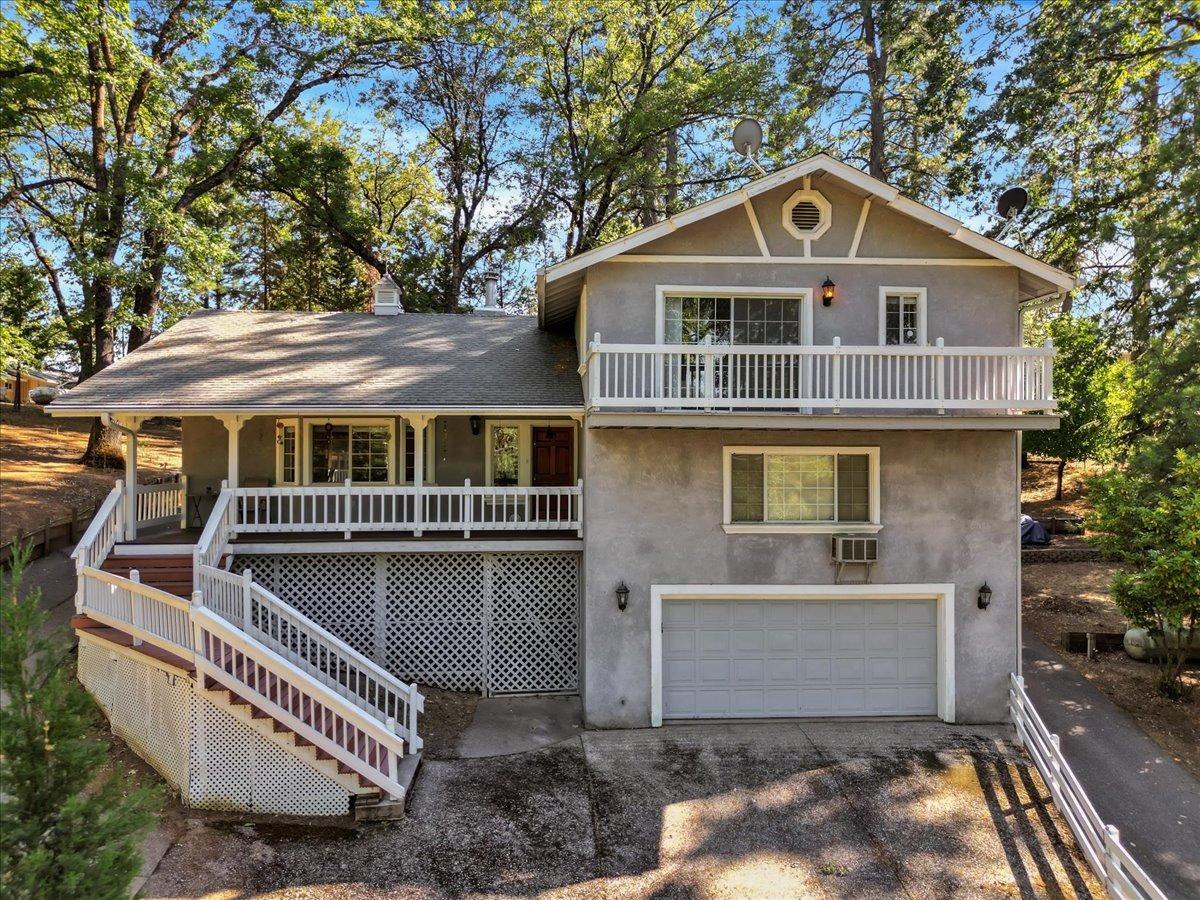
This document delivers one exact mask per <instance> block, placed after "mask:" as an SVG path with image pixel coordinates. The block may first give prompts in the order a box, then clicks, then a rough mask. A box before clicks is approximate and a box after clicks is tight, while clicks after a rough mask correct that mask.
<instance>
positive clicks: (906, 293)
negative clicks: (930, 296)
mask: <svg viewBox="0 0 1200 900" xmlns="http://www.w3.org/2000/svg"><path fill="white" fill-rule="evenodd" d="M879 343H880V345H881V346H897V347H899V346H910V347H921V346H924V345H925V289H924V288H882V289H881V290H880V296H879Z"/></svg>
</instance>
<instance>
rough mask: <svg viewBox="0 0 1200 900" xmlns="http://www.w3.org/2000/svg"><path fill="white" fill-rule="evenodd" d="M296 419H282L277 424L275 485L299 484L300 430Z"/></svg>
mask: <svg viewBox="0 0 1200 900" xmlns="http://www.w3.org/2000/svg"><path fill="white" fill-rule="evenodd" d="M296 425H297V423H296V420H295V419H280V420H278V421H276V423H275V483H276V484H297V483H298V482H297V480H296V476H297V471H296V470H297V462H298V456H297V451H298V445H297V443H296V440H297V434H298V429H297V427H296Z"/></svg>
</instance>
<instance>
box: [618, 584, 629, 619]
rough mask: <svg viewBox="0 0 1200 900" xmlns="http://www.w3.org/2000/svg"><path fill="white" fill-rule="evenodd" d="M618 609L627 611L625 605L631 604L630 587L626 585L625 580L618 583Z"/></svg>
mask: <svg viewBox="0 0 1200 900" xmlns="http://www.w3.org/2000/svg"><path fill="white" fill-rule="evenodd" d="M616 594H617V609H619V610H621V612H625V607H627V606H628V605H629V588H627V587H625V582H624V581H622V582H621V583H620V584H618V585H617V591H616Z"/></svg>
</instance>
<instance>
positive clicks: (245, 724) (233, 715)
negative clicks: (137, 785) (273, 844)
mask: <svg viewBox="0 0 1200 900" xmlns="http://www.w3.org/2000/svg"><path fill="white" fill-rule="evenodd" d="M143 660H145V661H143ZM79 680H80V681H81V682H82V683H83V686H84V687H85V688H87V690H88V691H89V692H90V693H91V694H92V696H93V697H95V698H96V701H97V702H98V703H99V704H100V706H101V707H102V708H103V709H104V712H105V713H106V714H107V715H108V719H109V722H110V723H111V725H112V730H113V732H114V733H115V734H117V735H118V736H119V737H121V738H122V739H124V740H125V742H126V743H127V744H129V746H130V747H131V748H132V749H133V751H134V752H135V753H137V755H138V756H140V757H141V758H142V759H144V760H146V762H148V763H149V764H150V765H151V766H153V767H154V769H155V771H157V772H158V773H159V774H160V775H161V776H162V777H163V778H164V779H165V780H166V781H167V783H168V784H169V785H171V787H172V788H173V789H174V790H175V791H176V792H177V793H178V794H179V796H180V798H181V799H182V800H183V801H184V802H185V803H186V804H187V805H188V806H192V807H195V808H197V809H215V810H226V811H233V812H257V813H274V814H283V815H297V816H344V815H346V814H347V813H348V812H349V811H350V797H351V795H352V794H353V793H355V791H354V790H352V789H351V788H350V787H348V786H347V785H348V780H347V778H346V777H345V776H339V775H338V774H337V771H336V767H335V765H334V764H333V763H327V762H318V761H317V760H316V759H315V758H312V759H310V760H309V761H307V762H306V760H305V759H304V758H303V756H304V754H306V753H308V754H309V755H311V752H310V751H309V750H307V749H305V748H297V747H296V746H295V745H294V743H293V741H292V736H291V735H290V734H287V733H284V734H276V733H275V732H274V730H273V729H272V728H271V727H270V725H269V723H268V722H267V720H253V719H251V718H250V716H249V715H247V714H239V713H238V712H237V711H236V708H235V707H233V706H231V705H229V704H223V703H222V701H221V697H222V696H224V695H223V694H221V693H220V692H208V691H204V690H201V689H199V688H198V686H197V684H196V682H195V680H194V679H192V678H189V677H188V676H187V675H185V674H182V673H179V672H175V671H171V670H169V669H168V668H166V667H159V666H157V665H155V664H154V663H153V662H152V661H151V660H150V659H149V658H148V657H143V656H141V655H140V654H136V653H133V652H128V651H126V652H122V651H121V650H120V648H114V647H113V645H112V644H109V643H108V642H106V641H103V640H97V639H95V638H91V637H88V635H87V634H86V633H84V634H81V635H80V636H79Z"/></svg>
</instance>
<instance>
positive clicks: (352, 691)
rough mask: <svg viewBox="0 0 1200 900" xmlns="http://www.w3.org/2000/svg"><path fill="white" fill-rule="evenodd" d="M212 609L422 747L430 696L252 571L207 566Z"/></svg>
mask: <svg viewBox="0 0 1200 900" xmlns="http://www.w3.org/2000/svg"><path fill="white" fill-rule="evenodd" d="M197 583H198V584H199V585H200V593H201V595H202V597H203V602H204V604H205V606H206V607H208V608H209V609H211V610H212V611H213V612H215V613H217V614H218V615H220V616H221V617H222V618H223V619H225V620H226V621H228V622H231V623H232V624H234V625H235V626H237V627H239V628H241V630H242V631H244V632H246V633H247V634H249V635H252V636H253V637H255V638H257V639H258V640H260V641H261V642H262V643H264V644H265V645H266V646H268V647H269V648H270V649H272V650H274V651H275V652H276V653H278V654H279V655H281V656H282V657H284V659H286V660H288V662H290V663H292V664H293V665H295V666H297V667H298V668H300V669H301V670H303V671H304V672H306V673H307V674H308V675H310V676H312V677H313V678H316V679H317V680H318V681H320V682H321V683H322V684H324V685H325V686H326V687H328V688H330V689H331V690H333V691H334V692H335V693H338V694H340V695H341V696H342V697H345V698H346V699H348V700H349V701H350V702H351V703H353V704H354V705H355V706H357V707H358V708H359V709H361V710H362V711H363V712H365V713H366V714H367V715H370V716H371V717H372V718H374V719H375V720H376V721H378V722H379V723H381V724H382V725H383V726H384V727H385V728H387V729H388V730H389V731H391V732H392V733H394V734H397V735H399V736H400V737H401V738H403V739H404V740H405V741H406V742H407V743H408V747H409V750H410V752H412V751H416V750H420V749H421V745H422V743H423V742H422V740H421V738H420V736H419V735H418V733H417V714H418V713H420V712H422V711H423V710H424V708H425V700H424V698H423V697H422V696H421V693H420V692H419V691H418V690H417V686H416V685H415V684H404V683H403V682H402V681H400V680H399V679H398V678H396V677H395V676H393V675H391V674H389V673H388V672H386V671H384V670H383V669H382V668H380V667H379V666H378V665H376V664H375V663H373V662H372V661H371V660H369V659H368V658H367V657H365V656H364V655H363V654H361V653H359V652H358V651H357V650H355V649H354V648H353V647H351V646H350V645H349V644H347V643H346V642H345V641H343V640H341V639H340V638H338V637H337V636H336V635H333V634H331V633H330V632H329V631H327V630H326V629H324V628H322V627H321V626H320V625H318V624H317V623H316V622H314V621H312V620H311V619H309V618H308V617H307V616H305V615H304V614H302V613H301V612H299V611H298V610H296V609H294V608H293V607H291V606H289V605H288V604H287V603H285V602H283V601H282V600H280V599H279V598H278V597H276V596H275V595H274V594H272V593H271V592H270V591H268V590H267V589H266V588H264V587H262V586H261V585H259V584H256V583H255V582H254V580H253V576H252V574H251V572H250V570H248V569H247V570H246V571H244V572H242V573H241V574H239V575H235V574H233V573H232V572H227V571H225V570H224V569H218V568H213V567H212V566H201V568H200V571H199V573H198V575H197Z"/></svg>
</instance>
